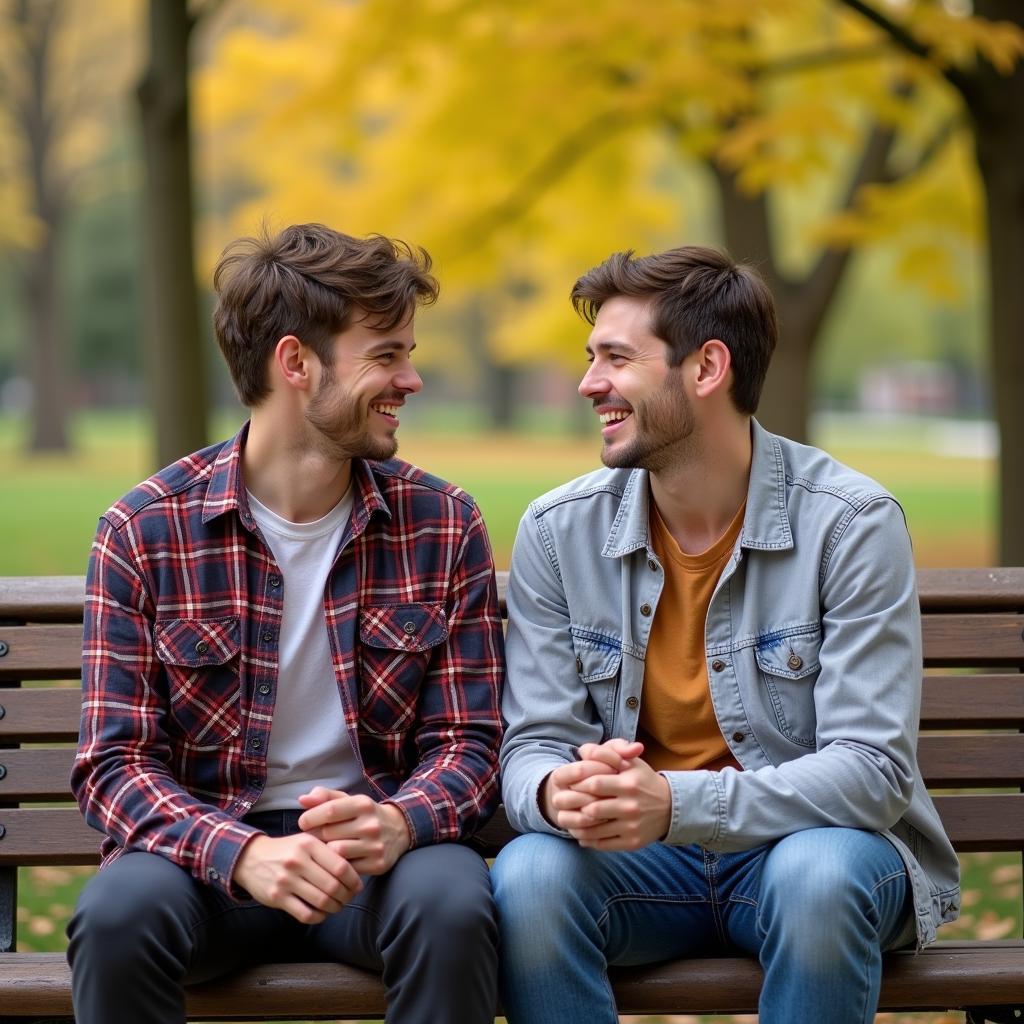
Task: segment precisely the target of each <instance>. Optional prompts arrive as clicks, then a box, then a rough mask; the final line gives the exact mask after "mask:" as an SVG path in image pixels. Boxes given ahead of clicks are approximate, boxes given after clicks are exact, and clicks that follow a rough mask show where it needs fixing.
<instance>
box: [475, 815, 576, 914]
mask: <svg viewBox="0 0 1024 1024" xmlns="http://www.w3.org/2000/svg"><path fill="white" fill-rule="evenodd" d="M583 852H584V851H582V850H581V849H580V847H579V846H577V845H576V843H575V842H573V841H571V840H568V839H562V838H561V837H559V836H552V835H546V834H543V833H539V832H534V833H530V834H528V835H522V836H519V837H518V838H516V839H514V840H513V841H512V842H511V843H509V844H508V846H506V847H505V848H504V849H503V850H502V851H501V853H499V854H498V857H497V859H496V860H495V862H494V866H493V867H492V868H491V878H492V883H493V886H494V898H495V900H496V902H497V904H498V909H499V913H500V914H501V915H502V916H503V917H508V916H510V915H512V914H513V913H515V911H516V910H518V909H523V908H530V909H536V908H537V907H542V908H544V912H545V914H548V915H554V914H557V913H558V911H559V909H560V908H562V907H564V906H565V905H566V903H567V902H568V901H567V897H568V896H570V895H571V894H572V893H574V892H577V891H579V889H580V888H581V887H585V886H586V882H585V881H584V880H583V878H582V877H581V876H582V875H583V874H584V872H585V865H584V863H583V857H582V856H581V854H582V853H583Z"/></svg>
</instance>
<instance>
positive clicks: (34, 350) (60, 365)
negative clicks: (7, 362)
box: [25, 217, 69, 452]
mask: <svg viewBox="0 0 1024 1024" xmlns="http://www.w3.org/2000/svg"><path fill="white" fill-rule="evenodd" d="M58 221H59V217H58V218H45V217H44V218H43V223H44V225H45V228H44V237H43V241H42V244H41V245H40V247H39V248H38V249H36V250H35V251H34V252H32V253H31V254H30V255H29V265H28V269H27V272H26V275H25V276H26V293H27V295H28V306H29V310H28V314H29V338H28V347H29V352H30V356H29V366H30V373H29V376H30V379H31V381H32V433H31V438H30V440H29V447H30V449H31V450H32V451H33V452H54V451H67V450H68V448H69V442H68V401H67V386H66V378H67V368H66V366H65V359H66V355H65V348H66V346H65V345H63V344H62V342H63V336H62V334H61V322H60V321H61V317H60V288H59V282H58V272H57V253H58V238H59V228H60V224H59V223H58Z"/></svg>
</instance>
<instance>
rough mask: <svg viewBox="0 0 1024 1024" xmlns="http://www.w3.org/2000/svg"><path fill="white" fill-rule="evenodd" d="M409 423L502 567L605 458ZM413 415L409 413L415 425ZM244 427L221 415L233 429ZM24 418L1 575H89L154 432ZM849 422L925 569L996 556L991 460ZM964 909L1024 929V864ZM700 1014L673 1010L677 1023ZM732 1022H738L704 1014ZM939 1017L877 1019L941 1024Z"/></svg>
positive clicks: (838, 440) (414, 451)
mask: <svg viewBox="0 0 1024 1024" xmlns="http://www.w3.org/2000/svg"><path fill="white" fill-rule="evenodd" d="M452 422H453V421H451V420H450V421H449V426H448V429H433V430H426V429H418V430H417V429H411V430H410V429H408V428H407V429H405V430H404V432H403V435H402V450H401V453H400V454H401V455H402V457H404V458H407V459H409V460H410V461H412V462H415V463H417V464H418V465H421V466H423V467H424V468H426V469H429V470H430V471H431V472H433V473H436V474H437V475H439V476H442V477H446V478H447V479H450V480H453V481H455V482H456V483H458V484H459V485H461V486H462V487H464V488H465V489H466V490H467V491H469V492H470V493H471V494H473V495H474V496H475V497H476V498H477V500H478V501H479V503H480V507H481V509H482V511H483V513H484V516H485V519H486V520H487V523H488V528H489V530H490V534H491V540H492V543H493V546H494V550H495V558H496V561H497V564H498V566H499V567H502V568H504V567H507V565H508V559H509V556H510V554H511V549H512V541H513V538H514V536H515V530H516V525H517V523H518V521H519V517H520V516H521V515H522V512H523V510H524V509H525V507H526V505H527V504H528V502H529V501H530V500H531V499H532V498H534V497H536V496H537V495H538V494H540V493H542V492H544V491H546V490H548V489H549V488H551V487H554V486H556V485H557V484H559V483H562V482H564V481H565V480H568V479H570V478H571V477H573V476H576V475H579V474H581V473H585V472H587V471H589V470H590V469H593V468H596V467H597V466H598V465H599V460H598V451H599V447H600V440H599V437H598V435H597V431H596V429H595V431H594V435H593V437H591V438H587V439H578V438H569V437H565V436H561V435H559V436H544V435H543V434H542V433H540V432H538V431H531V432H528V433H523V434H502V435H496V434H486V433H472V432H470V431H469V430H468V429H464V430H456V429H452V426H451V423H452ZM414 423H415V421H414ZM236 426H237V423H233V422H231V421H230V420H224V421H222V422H220V423H219V424H218V428H219V431H220V433H219V436H228V435H229V434H230V433H232V432H233V430H234V429H235V427H236ZM21 437H22V432H21V428H20V425H19V424H17V423H15V422H14V421H12V420H11V419H10V418H7V419H4V418H2V417H0V480H2V481H3V483H2V488H0V494H2V500H0V536H2V537H3V546H2V548H0V575H36V574H80V573H84V571H85V565H86V560H87V558H88V551H89V544H90V541H91V539H92V535H93V531H94V530H95V527H96V522H97V519H98V518H99V516H100V515H101V514H102V512H103V511H104V510H105V509H106V508H107V507H108V506H109V505H110V504H111V502H113V501H114V500H116V499H117V498H118V497H120V496H121V495H122V494H123V493H124V492H126V491H127V490H129V489H130V488H131V487H132V486H133V485H134V484H136V483H137V482H138V481H140V480H141V479H143V478H144V477H145V476H147V475H148V473H149V472H150V471H151V468H152V467H151V466H150V464H149V461H148V459H149V455H148V453H149V450H150V431H149V428H148V426H147V425H146V423H145V421H144V419H143V418H142V417H141V416H138V415H130V414H98V413H97V414H89V415H85V416H81V417H79V419H78V420H77V422H76V429H75V438H76V448H75V451H74V453H73V454H70V455H66V456H65V455H61V456H47V457H44V458H40V457H36V458H30V457H27V456H26V455H24V454H23V452H22V450H21ZM867 440H868V439H867V438H865V437H864V436H861V435H860V434H859V433H858V432H857V431H853V430H847V431H845V432H844V431H842V430H829V432H828V433H827V435H826V437H825V438H824V439H823V442H824V443H825V444H826V445H827V447H828V448H829V450H830V451H832V452H833V453H834V454H835V455H836V456H837V457H839V458H841V459H842V460H843V461H845V462H847V463H848V464H850V465H852V466H854V467H856V468H857V469H860V470H862V471H863V472H865V473H868V474H869V475H871V476H873V477H875V478H876V479H878V480H879V481H880V482H881V483H883V484H884V485H885V486H886V487H888V488H889V489H890V490H891V491H892V492H893V493H894V494H896V496H897V497H898V498H899V499H900V501H901V502H902V503H903V505H904V508H905V509H906V512H907V518H908V521H909V523H910V527H911V533H912V535H913V537H914V545H915V555H916V558H917V562H918V564H919V565H921V566H958V565H983V564H991V563H992V561H993V539H992V538H993V528H992V523H993V519H994V507H995V499H994V479H995V466H994V463H993V461H992V460H991V459H985V458H967V457H960V456H954V455H943V454H936V453H934V452H931V451H926V450H923V449H922V447H921V445H920V439H919V437H918V435H917V434H916V433H915V432H914V431H912V430H904V431H903V432H902V433H901V431H900V429H896V428H894V429H893V431H892V433H891V435H887V436H886V443H885V444H884V445H880V444H878V443H877V434H876V436H874V437H872V438H871V439H870V442H871V443H866V441H867ZM964 866H965V875H964V894H965V895H964V915H963V917H962V918H961V921H960V922H958V923H957V924H956V925H954V926H951V927H949V928H946V929H944V930H943V932H942V933H941V937H947V938H953V937H954V936H956V935H977V936H979V937H986V938H999V937H1002V936H1011V935H1020V934H1021V871H1020V859H1019V858H1018V857H1016V856H1015V855H1012V854H1007V855H987V854H974V855H968V856H966V857H965V858H964ZM87 874H88V870H86V869H78V868H30V869H25V870H23V872H22V880H21V889H20V901H19V908H18V920H19V947H20V948H23V949H26V950H40V951H44V950H61V949H63V948H64V938H63V929H64V926H65V923H66V920H67V916H68V914H69V913H70V909H71V907H72V906H73V904H74V901H75V898H76V895H77V892H78V890H79V888H80V887H81V885H82V880H83V877H84V876H85V875H87ZM697 1019H698V1018H689V1017H687V1018H683V1017H675V1018H672V1020H673V1022H675V1024H681V1022H683V1021H693V1020H697ZM701 1019H704V1020H718V1021H722V1020H731V1019H732V1018H722V1017H717V1018H701ZM958 1019H959V1017H948V1016H943V1015H936V1014H930V1015H929V1014H918V1015H892V1014H886V1015H882V1016H881V1017H880V1020H886V1021H888V1022H890V1024H896V1022H900V1021H903V1020H906V1021H916V1022H919V1024H920V1022H924V1021H929V1022H932V1024H938V1022H941V1021H952V1020H958Z"/></svg>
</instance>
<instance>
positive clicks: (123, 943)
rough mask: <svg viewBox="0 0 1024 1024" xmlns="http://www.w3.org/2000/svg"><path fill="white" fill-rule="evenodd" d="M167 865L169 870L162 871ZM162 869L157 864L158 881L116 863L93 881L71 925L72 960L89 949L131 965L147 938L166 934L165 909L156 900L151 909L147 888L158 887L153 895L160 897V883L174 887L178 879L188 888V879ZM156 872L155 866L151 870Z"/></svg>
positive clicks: (175, 872) (155, 860)
mask: <svg viewBox="0 0 1024 1024" xmlns="http://www.w3.org/2000/svg"><path fill="white" fill-rule="evenodd" d="M152 856H153V860H154V862H160V861H162V858H159V857H156V855H152ZM163 863H166V864H167V868H169V869H170V870H168V871H161V870H160V869H161V868H162V867H163ZM163 863H156V864H155V867H156V868H157V871H156V874H155V875H154V874H153V873H152V872H148V873H147V874H140V873H139V872H135V871H133V870H132V868H133V867H134V865H132V864H129V863H128V859H127V858H125V860H124V862H123V863H122V862H115V864H114V865H111V867H110V868H106V869H104V870H101V871H100V872H98V873H97V874H96V875H95V876H94V877H93V878H91V879H90V880H89V882H88V884H87V885H86V886H85V888H84V889H83V890H82V893H81V895H80V896H79V898H78V904H77V906H76V907H75V912H74V914H73V915H72V917H71V920H70V922H69V923H68V929H67V931H68V937H69V939H70V946H69V952H70V954H71V955H72V956H75V955H78V954H80V953H81V952H83V951H84V950H85V949H86V948H88V949H93V950H95V951H96V952H97V953H98V954H100V955H101V956H102V957H103V958H104V959H109V960H114V959H119V958H120V959H131V957H132V956H133V955H134V954H139V955H142V952H143V946H144V944H145V939H146V938H147V936H152V935H156V934H158V933H160V932H164V931H167V929H166V928H164V927H161V926H162V924H163V923H164V922H163V921H162V920H161V914H160V908H161V906H162V903H161V902H160V901H157V900H154V901H152V903H148V902H147V901H146V899H145V895H144V889H143V887H144V886H146V885H150V886H154V887H155V891H157V892H160V890H161V886H159V885H156V881H157V878H161V879H162V880H166V881H167V882H169V883H173V882H174V881H175V880H177V876H178V875H180V876H181V877H182V879H184V880H185V884H190V883H188V881H187V880H188V876H187V875H185V873H184V872H182V871H181V870H180V869H179V868H177V867H175V866H174V865H172V864H170V863H169V862H163ZM152 867H154V864H150V865H149V868H152ZM115 868H116V869H117V870H115ZM136 876H138V877H136ZM163 876H166V878H163ZM150 891H154V890H150ZM175 930H178V929H175Z"/></svg>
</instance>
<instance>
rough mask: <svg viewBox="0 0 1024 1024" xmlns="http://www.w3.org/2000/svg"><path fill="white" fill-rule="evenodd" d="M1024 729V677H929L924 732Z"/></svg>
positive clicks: (923, 708)
mask: <svg viewBox="0 0 1024 1024" xmlns="http://www.w3.org/2000/svg"><path fill="white" fill-rule="evenodd" d="M1022 725H1024V673H1007V674H1006V675H963V676H925V677H924V689H923V693H922V697H921V727H922V729H997V728H999V727H1001V726H1002V727H1004V728H1020V727H1021V726H1022Z"/></svg>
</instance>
